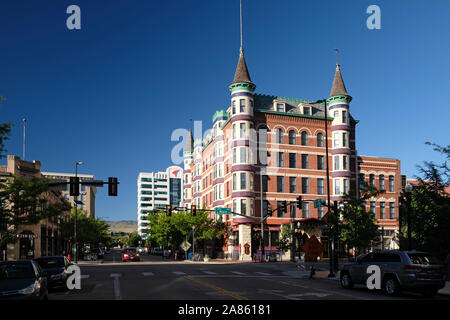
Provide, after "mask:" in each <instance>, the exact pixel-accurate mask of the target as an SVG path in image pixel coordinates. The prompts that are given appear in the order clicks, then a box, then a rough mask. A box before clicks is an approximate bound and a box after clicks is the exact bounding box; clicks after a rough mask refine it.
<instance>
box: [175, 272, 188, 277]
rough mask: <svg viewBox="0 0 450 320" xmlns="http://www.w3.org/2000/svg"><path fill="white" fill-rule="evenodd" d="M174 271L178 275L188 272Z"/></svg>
mask: <svg viewBox="0 0 450 320" xmlns="http://www.w3.org/2000/svg"><path fill="white" fill-rule="evenodd" d="M173 273H175V274H176V275H179V276H183V275H185V274H186V273H184V272H181V271H174V272H173Z"/></svg>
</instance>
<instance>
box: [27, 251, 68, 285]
mask: <svg viewBox="0 0 450 320" xmlns="http://www.w3.org/2000/svg"><path fill="white" fill-rule="evenodd" d="M35 261H36V262H37V263H38V264H39V266H40V267H41V268H42V270H44V271H45V273H46V274H47V283H48V286H49V287H56V286H64V287H66V288H67V285H66V282H67V277H68V274H67V268H69V266H70V265H71V264H72V263H71V262H70V261H69V260H68V259H67V258H66V257H64V256H54V257H40V258H37V259H35Z"/></svg>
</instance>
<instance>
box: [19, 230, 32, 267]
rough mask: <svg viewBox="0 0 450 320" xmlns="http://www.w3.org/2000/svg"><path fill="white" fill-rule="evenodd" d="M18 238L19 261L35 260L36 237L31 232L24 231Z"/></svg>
mask: <svg viewBox="0 0 450 320" xmlns="http://www.w3.org/2000/svg"><path fill="white" fill-rule="evenodd" d="M17 237H18V238H19V259H21V260H23V259H33V258H34V240H35V239H36V235H35V234H34V233H33V232H31V231H23V232H21V233H20V234H18V235H17Z"/></svg>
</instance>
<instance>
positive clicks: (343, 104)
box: [327, 63, 352, 201]
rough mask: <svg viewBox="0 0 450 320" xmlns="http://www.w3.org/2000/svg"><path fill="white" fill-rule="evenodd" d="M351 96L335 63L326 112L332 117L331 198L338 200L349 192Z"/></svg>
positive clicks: (338, 66) (337, 64)
mask: <svg viewBox="0 0 450 320" xmlns="http://www.w3.org/2000/svg"><path fill="white" fill-rule="evenodd" d="M351 100H352V97H351V96H350V95H349V94H348V93H347V89H346V88H345V85H344V80H343V79H342V74H341V68H340V65H339V63H336V73H335V75H334V80H333V85H332V87H331V92H330V96H329V97H328V99H327V106H328V110H327V111H328V114H329V116H330V117H332V118H333V122H332V124H331V138H332V141H333V143H332V150H331V154H332V157H333V161H332V164H333V165H332V170H331V177H332V179H333V191H332V195H333V200H334V201H340V200H341V199H342V196H343V195H344V194H348V193H349V192H350V179H351V165H350V159H351V155H352V150H351V147H350V133H351V127H350V101H351Z"/></svg>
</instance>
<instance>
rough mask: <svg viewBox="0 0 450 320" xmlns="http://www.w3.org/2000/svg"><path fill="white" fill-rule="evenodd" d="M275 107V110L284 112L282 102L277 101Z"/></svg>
mask: <svg viewBox="0 0 450 320" xmlns="http://www.w3.org/2000/svg"><path fill="white" fill-rule="evenodd" d="M275 107H276V111H277V112H286V111H285V105H284V103H277V104H276V105H275Z"/></svg>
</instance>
